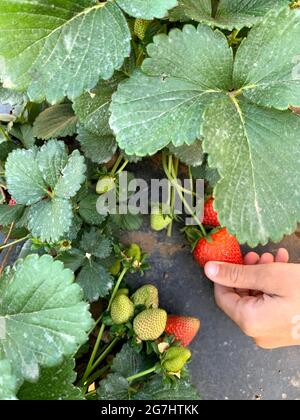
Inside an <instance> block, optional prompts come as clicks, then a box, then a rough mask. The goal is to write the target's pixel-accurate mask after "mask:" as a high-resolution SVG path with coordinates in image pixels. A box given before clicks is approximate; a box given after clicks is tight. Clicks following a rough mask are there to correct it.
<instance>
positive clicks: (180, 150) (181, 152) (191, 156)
mask: <svg viewBox="0 0 300 420" xmlns="http://www.w3.org/2000/svg"><path fill="white" fill-rule="evenodd" d="M168 148H169V151H170V152H171V153H172V154H173V155H174V156H176V157H177V158H178V159H179V160H180V161H181V162H183V163H185V164H186V165H190V166H199V165H201V164H202V162H203V158H204V156H203V150H202V140H198V141H195V143H193V144H192V145H191V146H187V145H183V146H179V147H175V146H173V145H172V144H170V145H169V146H168Z"/></svg>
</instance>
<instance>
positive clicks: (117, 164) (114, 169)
mask: <svg viewBox="0 0 300 420" xmlns="http://www.w3.org/2000/svg"><path fill="white" fill-rule="evenodd" d="M122 160H123V156H122V155H120V156H119V157H118V159H117V160H116V163H115V164H114V166H113V168H112V170H111V171H110V174H111V176H114V175H115V174H116V172H117V170H118V167H119V166H120V164H121V162H122Z"/></svg>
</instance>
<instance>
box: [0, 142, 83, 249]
mask: <svg viewBox="0 0 300 420" xmlns="http://www.w3.org/2000/svg"><path fill="white" fill-rule="evenodd" d="M85 171H86V166H85V163H84V157H83V156H81V155H80V153H79V152H78V151H77V150H75V151H74V152H73V153H72V154H71V155H70V156H68V155H67V152H66V147H65V144H64V143H63V142H58V141H56V140H50V141H48V142H47V143H46V144H44V145H43V146H42V147H41V148H40V149H39V150H38V149H37V148H34V149H30V150H15V151H13V152H12V153H10V155H9V156H8V159H7V163H6V177H7V185H8V190H9V192H10V194H11V195H12V196H13V197H14V198H15V199H16V201H17V202H18V203H19V204H25V205H31V206H30V208H29V210H28V227H29V230H31V232H32V234H33V235H34V236H37V237H39V238H41V239H42V240H43V241H53V242H55V241H57V240H59V239H60V238H61V236H62V235H64V234H65V233H67V232H68V231H69V229H70V227H71V224H72V218H73V210H72V205H71V202H70V201H69V199H70V198H71V197H73V196H74V195H75V194H76V193H77V191H78V190H79V189H80V186H81V184H82V183H83V181H84V180H85Z"/></svg>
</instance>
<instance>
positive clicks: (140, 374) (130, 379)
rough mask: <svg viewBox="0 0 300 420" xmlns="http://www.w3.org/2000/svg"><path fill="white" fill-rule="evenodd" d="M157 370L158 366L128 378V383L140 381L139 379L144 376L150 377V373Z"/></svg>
mask: <svg viewBox="0 0 300 420" xmlns="http://www.w3.org/2000/svg"><path fill="white" fill-rule="evenodd" d="M155 369H156V366H153V367H152V368H150V369H147V370H144V371H143V372H139V373H136V374H135V375H132V376H129V378H127V381H128V382H132V381H134V380H135V379H139V378H142V377H143V376H146V375H150V373H153V372H155Z"/></svg>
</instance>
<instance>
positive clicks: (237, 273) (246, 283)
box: [205, 262, 300, 295]
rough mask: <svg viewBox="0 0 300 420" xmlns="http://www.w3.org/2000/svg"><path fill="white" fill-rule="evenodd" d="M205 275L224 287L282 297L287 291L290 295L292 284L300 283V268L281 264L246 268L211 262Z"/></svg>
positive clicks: (244, 266)
mask: <svg viewBox="0 0 300 420" xmlns="http://www.w3.org/2000/svg"><path fill="white" fill-rule="evenodd" d="M205 274H206V275H207V277H208V278H209V279H210V280H212V281H213V282H214V283H217V284H220V285H222V286H226V287H233V288H236V289H250V290H258V291H261V292H263V293H266V294H278V295H282V293H283V292H285V291H286V292H287V293H288V291H289V290H290V287H291V282H293V284H295V280H297V281H298V282H299V279H300V266H299V265H296V264H279V263H274V264H267V265H253V266H246V265H234V264H226V263H219V262H209V263H207V264H206V266H205Z"/></svg>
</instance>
